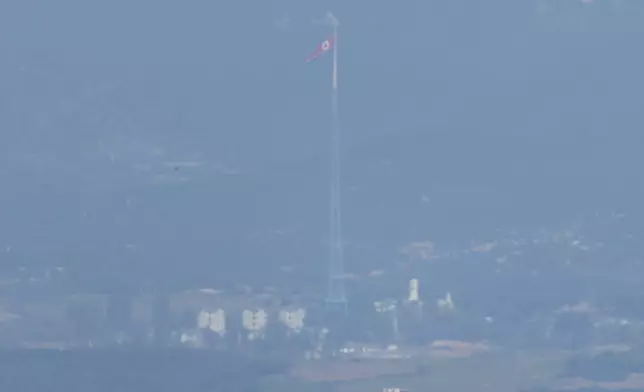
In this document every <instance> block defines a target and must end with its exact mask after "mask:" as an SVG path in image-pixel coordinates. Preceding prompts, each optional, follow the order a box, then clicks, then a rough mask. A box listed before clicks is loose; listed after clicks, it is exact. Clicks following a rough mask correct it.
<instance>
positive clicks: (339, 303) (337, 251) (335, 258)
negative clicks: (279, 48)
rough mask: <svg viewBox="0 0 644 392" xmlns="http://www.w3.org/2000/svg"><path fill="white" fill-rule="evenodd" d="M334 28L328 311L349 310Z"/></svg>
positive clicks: (336, 27)
mask: <svg viewBox="0 0 644 392" xmlns="http://www.w3.org/2000/svg"><path fill="white" fill-rule="evenodd" d="M328 18H329V20H330V21H331V23H332V25H333V76H332V91H331V184H330V185H331V186H330V189H331V195H330V196H331V197H330V207H331V209H330V213H329V218H330V219H329V278H328V279H329V282H328V288H327V297H326V307H327V310H329V311H342V312H346V310H347V297H346V292H345V289H344V244H343V242H342V204H341V190H340V189H341V188H340V173H341V165H340V162H341V160H340V158H341V153H340V151H341V147H340V145H341V140H340V137H341V130H342V129H341V127H340V117H339V114H338V21H337V19H336V18H335V17H333V15H331V14H330V13H329V15H328Z"/></svg>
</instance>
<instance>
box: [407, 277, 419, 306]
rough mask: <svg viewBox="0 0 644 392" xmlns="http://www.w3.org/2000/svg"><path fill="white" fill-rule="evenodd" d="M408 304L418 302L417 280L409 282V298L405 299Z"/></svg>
mask: <svg viewBox="0 0 644 392" xmlns="http://www.w3.org/2000/svg"><path fill="white" fill-rule="evenodd" d="M407 301H409V302H418V301H419V295H418V279H412V280H410V281H409V297H408V298H407Z"/></svg>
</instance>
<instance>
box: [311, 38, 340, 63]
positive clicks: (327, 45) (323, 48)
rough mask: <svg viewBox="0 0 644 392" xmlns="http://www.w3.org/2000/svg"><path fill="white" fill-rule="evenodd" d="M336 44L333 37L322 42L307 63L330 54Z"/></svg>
mask: <svg viewBox="0 0 644 392" xmlns="http://www.w3.org/2000/svg"><path fill="white" fill-rule="evenodd" d="M334 44H335V42H334V40H333V36H331V37H329V38H327V39H326V40H324V41H322V43H321V44H320V45H318V47H317V49H315V52H313V54H312V55H310V56H309V57H308V58H307V59H306V62H307V63H308V62H311V61H313V60H315V59H316V58H318V57H320V56H322V55H323V54H324V53H326V52H328V51H329V50H331V49H333V45H334Z"/></svg>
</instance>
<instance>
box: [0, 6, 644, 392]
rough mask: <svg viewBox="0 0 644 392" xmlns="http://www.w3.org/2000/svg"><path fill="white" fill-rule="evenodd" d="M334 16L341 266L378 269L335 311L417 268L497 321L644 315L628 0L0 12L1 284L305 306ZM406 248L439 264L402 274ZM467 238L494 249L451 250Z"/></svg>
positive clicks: (362, 271) (324, 163)
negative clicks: (301, 296)
mask: <svg viewBox="0 0 644 392" xmlns="http://www.w3.org/2000/svg"><path fill="white" fill-rule="evenodd" d="M328 10H333V12H334V13H335V14H336V15H337V16H338V18H339V20H340V22H341V25H340V34H341V35H340V46H339V48H340V49H339V50H340V54H339V55H340V65H339V67H340V72H339V75H340V98H339V100H340V117H341V121H342V126H343V170H344V172H343V188H342V191H343V198H344V199H343V203H344V205H343V208H344V212H343V213H344V234H345V240H346V247H347V249H346V253H347V256H346V270H347V273H349V274H352V275H355V276H360V277H364V276H366V275H368V274H369V273H370V272H372V271H375V270H384V271H387V274H391V275H387V276H391V279H389V278H388V279H389V280H387V281H386V282H384V283H382V284H376V285H375V286H374V287H376V288H375V289H373V290H372V291H369V293H370V294H369V295H367V294H365V292H366V291H368V290H366V289H362V288H360V287H358V286H359V285H358V284H357V283H356V284H350V294H355V298H356V299H358V300H363V298H362V296H366V297H369V298H371V297H372V296H381V297H385V296H392V295H397V294H396V293H398V291H400V290H401V289H400V287H403V289H402V291H404V285H405V284H406V283H405V282H406V280H407V279H408V278H409V277H412V276H417V275H418V276H422V277H423V279H425V278H426V280H424V281H427V282H428V283H427V286H426V287H427V288H426V291H425V292H426V293H431V294H427V295H428V296H429V297H431V298H432V299H430V300H428V302H431V303H433V302H435V298H437V297H438V296H442V295H444V294H445V292H448V291H449V292H451V293H454V296H455V298H458V300H460V301H461V302H460V305H461V306H462V308H463V309H465V310H464V312H465V313H468V312H470V313H468V314H476V317H479V316H480V317H479V318H482V317H484V316H490V315H489V314H488V313H489V312H490V311H491V309H494V311H496V312H497V313H498V314H499V317H501V318H503V317H505V318H507V319H508V320H509V319H512V317H513V316H512V313H513V312H514V313H516V314H517V315H518V314H521V312H524V313H525V314H524V315H521V316H516V317H517V318H519V317H524V316H525V318H526V319H527V318H529V316H528V315H527V313H528V312H530V311H533V310H535V309H538V311H539V312H541V311H542V310H543V309H548V310H552V309H553V308H558V307H560V306H564V305H574V304H575V303H577V302H580V301H582V302H583V301H587V302H592V303H593V304H599V303H604V304H612V305H614V304H615V303H617V302H620V301H621V300H622V299H623V300H625V301H626V300H628V301H632V302H637V301H638V299H639V298H641V290H639V287H640V286H641V283H642V282H641V279H640V278H638V276H640V275H642V274H641V272H644V271H643V270H642V268H643V267H642V266H641V258H642V247H641V245H640V244H641V240H638V238H641V235H642V234H643V230H642V229H643V228H644V226H643V225H642V218H644V210H643V209H642V207H641V205H640V200H642V197H643V196H644V195H643V193H644V189H643V188H642V180H643V179H644V178H643V176H642V174H641V173H642V172H641V170H640V168H641V167H643V166H644V158H643V157H644V155H642V154H641V146H642V145H643V142H644V140H643V139H642V134H641V132H642V126H643V125H644V118H643V116H644V111H642V105H641V103H642V102H643V101H644V89H643V88H644V78H643V77H642V74H641V70H642V69H644V55H643V54H642V50H641V42H642V38H643V37H644V35H643V34H642V33H644V19H643V18H644V3H642V4H641V5H640V2H635V1H632V2H628V1H622V2H620V3H619V4H618V2H612V1H608V0H606V1H602V0H596V1H594V2H590V3H588V4H582V3H581V2H576V1H512V2H511V1H496V2H471V1H461V0H453V1H444V0H433V1H406V2H386V1H380V0H374V1H370V2H369V4H366V3H365V4H361V3H360V2H340V1H331V2H300V1H290V0H275V1H262V2H259V1H256V2H250V1H237V2H232V1H222V2H202V1H196V0H191V1H183V2H171V1H154V2H152V1H149V0H142V1H137V2H125V1H122V0H116V1H111V2H109V3H94V2H82V1H78V0H61V1H57V2H55V3H53V2H45V1H37V2H24V1H18V0H5V1H3V2H2V3H1V4H0V52H2V53H3V59H4V60H3V61H2V62H0V130H1V131H2V132H0V181H1V183H2V190H1V191H0V251H1V252H2V253H0V271H1V273H2V276H0V281H2V282H9V281H12V280H13V279H15V278H18V279H22V280H23V281H27V280H28V279H30V278H33V279H36V280H44V277H45V276H48V277H49V276H50V275H49V274H50V273H52V272H51V271H53V270H54V269H55V268H56V267H60V268H63V269H65V270H66V271H68V272H66V274H67V275H65V279H64V280H61V281H60V282H56V283H47V284H48V285H49V286H47V287H46V289H43V290H54V291H55V292H56V293H65V294H74V293H78V292H91V293H115V292H116V293H118V292H128V293H134V292H141V291H146V290H156V291H160V292H174V291H180V290H188V289H194V288H203V287H212V288H215V289H221V290H224V291H232V290H235V289H236V288H238V287H239V286H241V285H248V286H251V287H253V288H256V289H260V288H261V289H263V288H266V287H278V288H280V289H283V290H285V291H292V292H295V293H298V292H302V291H305V292H307V293H309V294H311V295H318V296H319V297H320V298H322V297H323V295H324V290H325V288H326V282H327V281H326V274H327V269H328V268H327V243H325V241H326V238H327V236H328V198H329V197H328V195H329V191H328V189H329V181H328V178H329V176H328V167H329V143H330V136H329V126H330V96H329V93H330V91H329V90H330V67H329V65H330V62H329V61H330V59H328V58H324V59H320V60H319V61H316V62H313V63H311V64H306V65H305V64H304V63H303V60H304V58H305V57H306V56H307V55H308V54H310V52H311V51H312V50H313V49H314V48H315V45H317V44H318V43H319V42H320V40H322V39H324V38H325V37H326V36H327V35H328V33H329V28H328V26H325V25H324V23H322V21H321V20H322V18H323V16H324V14H325V13H326V12H327V11H328ZM564 232H565V233H574V234H570V236H571V237H570V238H571V239H570V241H568V239H566V240H565V241H564V240H562V241H563V242H565V244H564V245H561V246H562V247H559V245H556V246H554V245H553V246H552V247H550V245H548V246H549V247H547V248H543V247H539V245H537V241H538V240H539V241H542V242H547V241H549V239H550V238H554V237H557V236H560V237H561V236H563V237H565V236H564V234H561V233H564ZM560 234H561V235H560ZM563 237H562V238H563ZM573 237H574V238H573ZM546 238H547V239H548V240H546ZM557 238H559V237H557ZM565 238H569V237H565ZM627 238H628V239H630V240H627ZM574 240H579V241H581V242H579V243H575V244H574V246H573V245H570V244H571V243H573V242H574ZM421 241H430V242H431V243H432V246H433V247H434V248H433V249H434V251H435V253H436V255H437V258H438V259H440V260H449V262H445V263H440V262H438V263H435V264H432V263H429V262H425V261H423V262H420V263H414V262H413V261H409V260H404V259H401V255H400V254H401V249H403V248H405V247H406V246H407V245H409V244H410V243H412V242H421ZM521 241H524V242H521ZM566 241H568V242H566ZM563 242H562V243H563ZM484 243H494V247H495V249H497V250H498V249H506V248H504V246H506V245H507V247H508V248H507V249H510V248H511V250H508V251H507V252H506V251H505V250H503V252H506V253H507V254H505V253H504V254H498V255H496V254H495V255H494V256H493V257H492V256H490V258H489V259H484V257H483V256H481V260H480V262H479V259H475V260H474V261H471V260H469V259H468V260H469V261H464V260H465V258H466V257H470V256H462V257H461V255H464V254H465V253H467V254H468V255H471V254H474V253H476V252H475V251H472V248H474V247H476V246H477V245H480V244H484ZM519 243H520V244H521V245H517V244H519ZM524 243H526V244H532V245H526V247H523V244H524ZM580 243H583V244H582V245H584V246H588V249H592V250H593V251H588V250H584V251H579V247H580V246H582V245H580ZM600 243H601V245H599V244H600ZM557 244H559V242H557ZM533 245H534V249H535V250H534V251H532V250H529V249H532V248H527V247H528V246H533ZM515 247H516V248H517V249H518V248H519V247H521V250H520V251H521V252H523V253H522V255H523V256H521V257H517V258H516V260H517V261H514V262H510V263H508V264H503V263H502V262H499V261H498V260H499V258H502V257H506V256H507V255H510V254H514V255H516V253H511V252H518V250H515ZM573 248H574V249H576V250H571V249H573ZM595 249H597V252H595V251H594V250H595ZM458 252H462V253H458ZM499 252H501V250H499ZM492 253H493V252H492ZM509 257H510V258H511V259H512V257H514V256H509ZM504 260H505V259H504ZM512 260H514V259H512ZM571 263H572V264H573V267H570V264H571ZM430 264H431V266H430ZM501 264H503V266H500V265H501ZM401 265H402V266H401ZM507 265H511V266H510V267H507V269H503V268H506V267H505V266H507ZM500 269H503V272H502V273H500V272H499V270H500ZM285 270H288V271H292V272H289V273H285ZM401 271H402V272H401ZM535 276H537V277H538V278H535ZM642 276H644V275H642ZM401 285H402V286H401ZM2 287H3V291H5V294H2V295H3V296H9V295H15V294H8V293H16V292H14V291H9V290H13V288H11V289H10V288H7V287H9V286H8V285H5V284H4V283H3V286H2ZM39 287H40V286H39ZM370 287H371V286H370ZM543 287H549V288H551V289H550V290H542V291H539V290H540V288H543ZM20 290H23V288H21V289H20ZM38 290H39V288H33V287H32V286H29V288H27V289H24V290H23V291H20V292H21V293H22V292H24V293H28V292H29V293H32V294H29V295H35V294H33V293H35V292H37V291H38ZM369 290H371V289H369ZM374 293H375V294H374ZM482 293H485V294H484V295H483V294H482ZM21 295H22V294H21ZM24 295H28V294H24ZM508 296H512V297H513V299H512V300H507V301H506V300H504V301H505V302H503V304H501V302H502V301H501V302H500V298H506V297H508ZM14 299H15V298H14ZM12 300H13V299H12ZM521 301H523V302H521ZM612 305H611V306H612ZM607 306H608V305H607ZM629 309H630V310H629V311H628V312H631V310H632V309H631V308H629ZM486 312H487V313H486ZM535 312H536V310H535ZM628 312H627V313H628ZM640 313H641V312H640V310H639V308H638V310H637V311H632V312H631V314H630V315H634V314H637V315H638V316H644V314H640ZM468 317H469V316H468ZM472 317H474V316H472ZM490 317H491V316H490ZM477 325H478V324H477ZM448 329H449V328H448ZM509 329H511V328H508V330H509ZM465 330H467V332H463V336H465V335H467V336H477V337H478V336H479V335H480V336H482V334H483V332H481V331H480V330H479V329H478V327H477V326H475V325H474V324H471V325H470V327H469V329H468V328H466V327H463V328H462V329H461V330H459V331H465ZM452 332H453V331H451V330H450V333H452ZM459 333H460V332H459ZM499 334H500V335H503V334H502V333H500V332H499ZM460 337H462V336H460V335H459V338H460ZM233 383H234V382H233ZM0 385H1V384H0ZM253 387H254V386H253ZM249 388H250V387H249ZM204 390H205V389H204Z"/></svg>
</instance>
